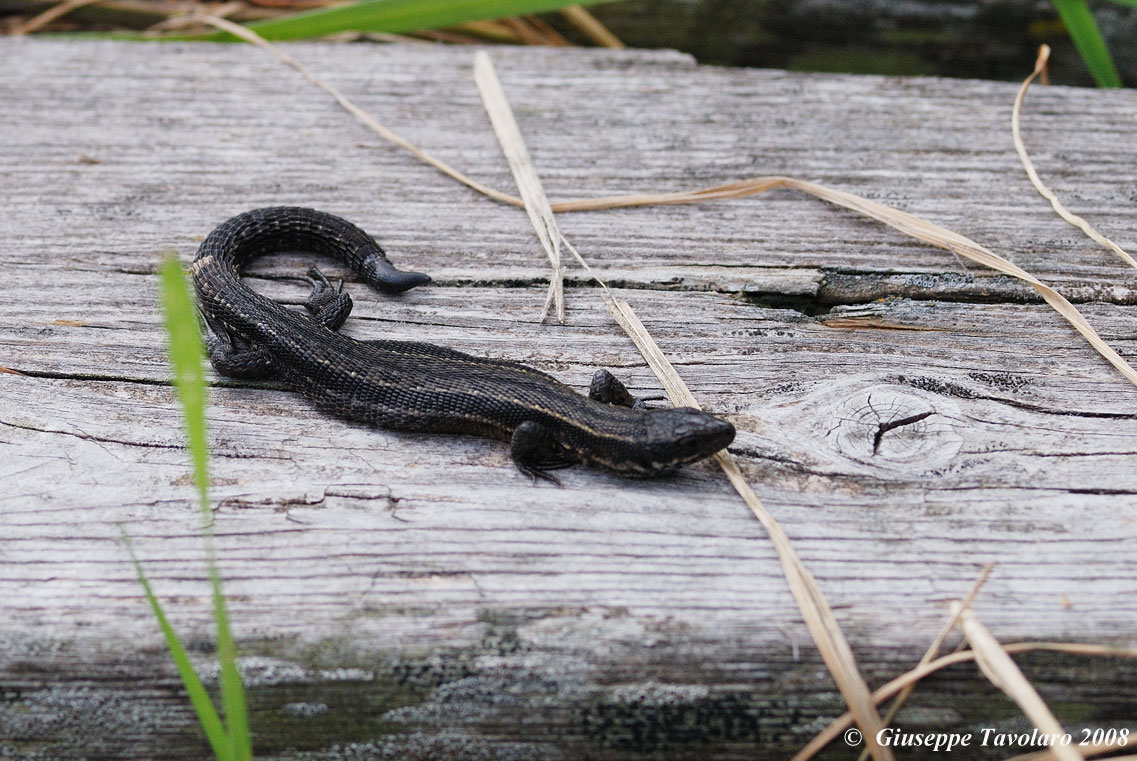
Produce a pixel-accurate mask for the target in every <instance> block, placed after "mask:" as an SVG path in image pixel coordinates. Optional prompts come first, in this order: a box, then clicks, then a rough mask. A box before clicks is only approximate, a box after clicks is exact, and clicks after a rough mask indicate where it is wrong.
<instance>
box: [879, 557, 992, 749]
mask: <svg viewBox="0 0 1137 761" xmlns="http://www.w3.org/2000/svg"><path fill="white" fill-rule="evenodd" d="M994 567H995V561H993V560H992V561H991V562H990V563H988V564H987V565H985V566H983V570H982V571H980V572H979V578H977V579H976V580H975V583H974V584H972V585H971V591H969V592H968V593H967V596H966V597H964V598H963V607H964V608H968V607H970V606H971V603H972V601H973V600H974V599H975V595H977V594H979V590H980V589H981V588H982V587H983V585H984V584H985V583H986V582H987V577H988V576H990V575H991V569H993V568H994ZM958 620H959V615H958V614H953V615H951V616H949V617H948V620H947V621H946V622H945V623H944V625H943V626H942V627H941V628H940V632H939V634H937V635H936V636H935V638H934V639H933V640H932V644H930V645H928V649H927V650H926V651H925V652H924V656H923V657H922V658H920V662H919V663H918V664H916V666H917V668H919V667H920V666H924V665H926V664H928V663H931V662H932V659H933V658H935V657H936V653H938V652H939V651H940V648H941V647H943V644H944V640H946V639H947V637H948V635H949V634H951V630H952V629H954V628H955V624H956V622H957V621H958ZM914 689H916V684H915V683H912V684H910V685H908V686H907V687H905V688H904V689H903V690H901V691H900V694H899V695H897V696H896V700H894V701H892V705H890V706H889V707H888V712H887V713H885V715H884V726H886V727H887V726H888V725H890V724H891V723H892V720H893V719H895V718H896V714H898V713H899V712H900V708H901V707H902V706H903V705H904V702H905V701H906V700H908V696H909V695H911V694H912V690H914ZM866 758H868V748H865V749H864V750H862V751H861V755H860V756H858V757H857V761H865V759H866Z"/></svg>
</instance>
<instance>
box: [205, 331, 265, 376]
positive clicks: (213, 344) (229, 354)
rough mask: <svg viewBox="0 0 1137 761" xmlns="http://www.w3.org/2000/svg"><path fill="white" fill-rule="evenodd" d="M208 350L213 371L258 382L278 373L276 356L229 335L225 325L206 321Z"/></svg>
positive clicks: (206, 346)
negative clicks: (274, 357)
mask: <svg viewBox="0 0 1137 761" xmlns="http://www.w3.org/2000/svg"><path fill="white" fill-rule="evenodd" d="M204 323H205V325H204V328H205V330H204V333H205V350H206V352H207V353H208V354H209V361H210V363H211V364H212V365H213V369H214V370H216V371H217V372H219V373H221V374H222V375H225V376H228V377H230V378H244V379H246V380H257V379H264V378H271V377H273V376H274V375H275V374H276V368H275V367H274V366H273V363H272V355H270V354H269V353H268V352H267V351H265V350H264V348H263V347H260V346H253V345H251V344H246V343H245V342H243V341H242V340H241V339H239V338H235V337H233V336H231V335H230V334H229V331H228V330H226V329H225V327H224V326H222V325H220V324H218V323H215V322H214V321H212V320H210V319H209V318H208V317H207V318H205V319H204Z"/></svg>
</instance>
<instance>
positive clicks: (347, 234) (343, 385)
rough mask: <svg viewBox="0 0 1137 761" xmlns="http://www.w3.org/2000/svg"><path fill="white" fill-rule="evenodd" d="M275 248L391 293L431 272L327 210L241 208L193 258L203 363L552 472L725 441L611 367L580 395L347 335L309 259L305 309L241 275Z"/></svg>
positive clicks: (686, 459)
mask: <svg viewBox="0 0 1137 761" xmlns="http://www.w3.org/2000/svg"><path fill="white" fill-rule="evenodd" d="M278 251H309V252H312V253H316V254H322V255H324V256H331V257H334V258H336V259H339V260H341V261H343V262H345V263H346V264H347V265H348V266H349V267H351V269H353V270H354V271H355V272H356V273H358V274H359V276H360V277H361V278H362V279H363V280H365V281H366V282H368V283H369V284H371V285H373V286H375V287H376V288H378V289H379V290H381V291H384V292H387V293H399V292H401V291H405V290H407V289H409V288H413V287H415V286H417V285H423V284H425V283H428V282H430V277H429V276H427V275H424V274H422V273H418V272H403V271H400V270H397V269H395V267H394V266H393V265H392V264H391V263H390V262H389V261H388V260H387V257H386V255H385V254H384V252H383V249H382V248H380V247H379V245H378V244H377V243H376V242H375V241H374V240H373V239H372V238H371V236H369V235H368V234H367V233H365V232H363V230H360V229H359V228H358V227H356V226H355V225H353V224H351V223H350V222H347V221H346V220H343V219H340V218H339V217H336V216H333V215H331V214H326V213H324V212H320V211H314V210H312V209H302V208H292V207H275V208H268V209H257V210H256V211H250V212H246V213H245V214H241V215H239V216H236V217H234V218H233V219H230V220H229V221H228V222H225V223H224V224H222V225H221V226H220V227H218V228H217V229H216V230H214V231H213V232H212V233H210V234H209V237H207V238H206V239H205V241H204V242H203V243H202V244H201V248H200V249H198V252H197V256H196V258H195V259H194V262H193V280H194V286H195V287H196V289H197V296H198V300H199V304H200V308H201V312H202V316H203V317H204V319H205V322H206V325H207V327H208V330H207V333H209V334H211V335H208V336H207V345H208V348H209V356H210V360H211V361H212V362H213V366H214V367H215V368H216V369H217V371H218V372H219V373H221V374H222V375H229V376H234V377H239V378H274V379H277V380H280V381H282V382H284V383H285V384H286V385H288V386H289V387H291V388H292V389H295V390H296V391H298V392H300V393H301V394H303V395H304V396H305V397H307V398H308V399H310V400H311V401H312V402H314V403H315V404H316V406H318V407H319V408H320V409H323V410H326V411H328V412H330V413H333V414H336V415H339V416H342V417H345V418H349V419H352V420H362V421H366V422H369V423H372V424H374V425H377V426H380V427H383V428H394V429H400V430H409V431H437V432H446V433H465V434H474V435H477V436H488V437H493V438H500V439H507V440H509V441H510V442H511V454H512V456H513V461H514V462H515V463H516V465H517V467H518V468H519V469H520V470H521V471H522V472H523V473H526V474H528V475H530V476H532V477H534V478H536V477H537V476H541V477H543V478H548V479H549V480H553V481H555V480H556V479H554V478H552V476H550V475H549V474H548V473H547V471H548V470H549V469H552V468H557V467H563V466H565V465H570V464H572V463H576V462H584V463H589V464H592V465H598V466H600V467H602V468H605V469H607V470H610V471H613V472H616V473H619V474H622V475H628V476H654V475H659V474H662V473H667V472H670V471H673V470H675V469H676V468H678V467H679V466H681V465H684V464H686V463H690V462H694V461H696V460H700V459H703V458H705V457H708V456H710V455H711V454H713V453H715V452H717V451H718V450H720V449H722V448H723V447H725V446H727V445H728V444H730V442H731V441H733V440H734V426H732V425H731V424H730V423H729V422H727V421H725V420H722V419H719V418H717V417H714V416H712V415H708V414H706V413H704V412H700V411H699V410H695V409H691V408H688V407H684V408H679V409H650V410H649V409H646V408H644V407H643V405H642V403H639V402H637V401H636V400H635V399H634V398H633V397H632V396H631V395H630V394H629V393H628V392H627V390H626V389H625V388H624V386H623V385H622V384H621V383H620V382H619V381H618V380H616V379H615V378H614V377H613V376H612V375H611V374H610V373H608V371H606V370H598V371H597V373H596V376H595V377H594V378H593V382H592V389H591V392H590V395H589V397H584V396H581V395H580V394H578V393H576V392H575V391H573V390H572V389H571V388H569V387H568V386H566V385H564V384H563V383H561V382H560V381H558V380H556V379H555V378H553V377H552V376H549V375H547V374H545V373H542V372H540V371H537V370H534V369H532V368H530V367H526V366H525V365H521V364H518V363H516V362H509V361H505V360H497V359H483V358H480V357H473V356H470V355H468V354H463V353H461V352H458V351H453V350H451V349H446V348H443V347H440V346H434V345H433V344H427V343H418V342H410V341H385V340H380V341H357V340H355V339H352V338H348V337H347V336H343V335H341V334H339V333H338V332H336V331H337V329H338V328H339V327H340V325H342V324H343V322H344V320H345V319H347V316H348V314H349V313H350V312H351V299H350V298H349V297H348V295H347V294H345V293H342V292H341V291H340V290H339V289H336V288H333V287H332V286H331V285H330V284H329V283H328V281H327V280H326V279H325V278H324V277H323V275H321V274H320V273H319V271H318V270H315V269H313V270H311V271H310V272H309V274H310V277H309V280H310V281H311V282H312V284H313V291H312V295H311V296H310V297H309V298H308V301H307V303H306V304H305V306H306V307H307V309H308V311H309V313H310V315H305V314H303V313H301V312H297V311H293V310H290V309H286V308H284V307H283V306H281V305H279V304H277V303H276V302H274V301H271V300H270V299H267V298H265V297H264V296H261V295H260V294H257V293H255V292H253V291H252V290H251V289H249V288H248V287H247V286H245V285H244V284H243V283H242V282H241V279H240V274H239V273H240V269H241V267H242V265H244V264H245V263H246V262H248V261H249V260H251V259H253V258H255V257H257V256H262V255H265V254H270V253H274V252H278ZM341 285H342V284H341Z"/></svg>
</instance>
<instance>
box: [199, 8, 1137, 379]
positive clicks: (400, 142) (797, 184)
mask: <svg viewBox="0 0 1137 761" xmlns="http://www.w3.org/2000/svg"><path fill="white" fill-rule="evenodd" d="M189 18H191V19H193V20H199V21H203V22H205V23H208V24H210V25H212V26H214V27H216V28H218V29H223V30H225V31H227V32H229V33H230V34H232V35H234V36H236V37H239V38H240V39H243V40H246V41H247V42H250V43H252V44H254V45H256V46H258V47H260V48H262V49H264V50H267V51H268V52H270V53H272V54H273V55H274V56H276V57H277V58H279V59H280V60H281V61H283V62H285V63H287V64H288V65H289V66H291V67H293V68H294V69H296V70H297V71H299V72H300V74H301V75H303V76H304V78H305V79H307V80H308V81H309V82H311V83H312V84H314V85H316V86H317V87H319V88H320V89H322V90H324V91H325V92H327V93H329V94H330V95H331V96H332V97H333V98H335V99H336V101H337V102H338V103H339V104H340V105H341V106H343V108H344V109H346V110H347V111H348V112H349V113H350V114H352V115H353V116H355V117H356V118H357V119H359V120H360V121H362V122H363V123H364V124H366V125H367V126H368V127H370V128H371V129H372V130H373V131H374V132H375V133H376V134H378V135H379V136H380V137H382V138H384V139H385V140H387V141H389V142H391V143H394V144H395V145H397V146H399V147H400V148H403V149H404V150H406V151H408V152H410V153H411V154H413V155H414V156H416V157H417V158H418V159H419V160H421V161H423V162H425V163H427V164H429V165H431V166H433V167H434V168H436V169H438V170H439V171H440V172H442V173H443V174H445V175H447V176H448V177H451V178H453V179H454V180H457V181H458V182H461V183H462V184H464V185H466V186H468V187H470V188H472V189H474V190H476V191H478V192H479V193H481V194H483V195H485V196H487V197H489V198H492V199H494V200H495V201H499V202H501V203H507V204H511V205H513V206H522V207H523V206H525V203H524V201H522V200H521V199H520V198H518V197H516V196H513V195H510V194H509V193H503V192H502V191H500V190H496V189H494V188H491V187H489V186H487V185H483V184H482V183H480V182H478V181H477V180H474V179H472V178H470V177H467V176H466V175H465V174H463V173H462V172H459V171H458V170H457V169H455V168H453V167H452V166H450V165H449V164H447V163H446V162H444V161H442V160H441V159H439V158H436V157H435V156H432V155H431V154H429V153H427V152H426V151H424V150H422V149H421V148H419V147H418V146H416V145H414V144H413V143H411V142H410V141H409V140H407V139H405V138H403V137H401V136H400V135H398V134H396V133H394V132H392V131H391V130H389V129H387V128H386V127H384V126H383V125H382V124H380V123H379V122H378V121H377V120H376V119H374V118H373V117H372V116H371V115H370V114H368V113H367V112H366V111H364V110H363V109H361V108H359V107H358V106H356V105H355V104H354V103H352V102H351V101H350V100H348V98H347V97H346V96H345V95H343V94H342V93H340V92H339V91H338V90H336V89H335V88H334V87H332V86H331V85H329V84H327V83H325V82H323V81H322V80H320V79H319V78H318V77H316V76H315V75H314V74H312V73H311V72H310V71H308V70H307V69H306V68H304V66H302V65H301V64H300V63H299V62H298V61H296V60H295V59H294V58H292V56H290V55H288V54H287V53H284V52H283V51H281V50H278V49H277V48H276V47H275V46H273V45H271V44H269V43H268V42H267V41H265V40H264V39H263V38H261V37H260V36H259V35H257V34H256V33H255V32H252V31H250V30H248V29H246V28H245V27H243V26H240V25H239V24H234V23H232V22H230V21H226V20H225V19H221V18H217V17H215V16H195V17H189ZM774 188H791V189H793V190H798V191H801V192H803V193H809V194H810V195H814V196H817V197H818V198H821V199H824V200H826V201H829V202H830V203H833V204H836V205H838V206H843V207H845V208H847V209H852V210H853V211H857V212H859V213H861V214H864V215H866V216H869V217H872V218H873V219H876V220H878V221H880V222H883V223H884V224H886V225H889V226H890V227H893V228H895V229H897V230H900V231H901V232H903V233H905V234H906V235H910V236H912V237H913V238H916V239H917V240H921V241H924V242H925V243H930V244H931V245H933V246H938V247H940V248H945V249H947V250H949V251H952V252H953V253H955V254H956V255H959V256H963V257H966V258H968V259H971V260H972V261H974V262H978V263H979V264H982V265H984V266H986V267H990V268H991V269H994V270H997V271H998V272H1002V273H1004V274H1006V275H1010V276H1011V277H1015V278H1018V279H1019V280H1023V281H1025V282H1027V283H1029V284H1030V285H1031V286H1032V287H1033V288H1034V289H1035V290H1036V291H1038V292H1039V294H1040V295H1041V296H1042V298H1043V300H1045V301H1046V303H1048V304H1049V305H1050V306H1051V307H1053V308H1054V310H1055V311H1056V312H1058V313H1059V314H1060V315H1062V317H1064V318H1065V319H1066V320H1067V321H1068V322H1069V323H1070V324H1071V325H1073V326H1074V329H1075V330H1077V331H1078V332H1079V333H1081V334H1082V336H1083V337H1084V338H1085V339H1086V340H1087V341H1088V342H1089V343H1090V345H1091V346H1093V347H1094V349H1095V350H1096V351H1097V352H1098V353H1099V354H1101V355H1102V356H1103V357H1105V359H1106V360H1107V361H1108V362H1109V363H1110V364H1111V365H1113V366H1114V367H1115V368H1117V369H1118V371H1120V372H1121V374H1122V375H1124V376H1125V378H1126V380H1128V381H1129V382H1130V383H1132V384H1134V385H1137V370H1134V369H1133V368H1132V367H1131V366H1130V365H1129V363H1128V362H1126V361H1125V360H1124V359H1123V358H1122V357H1121V355H1119V354H1118V353H1117V352H1116V351H1114V350H1113V348H1112V347H1110V345H1109V344H1108V343H1106V342H1105V341H1104V340H1102V338H1101V337H1100V336H1099V335H1098V334H1097V332H1096V331H1095V330H1094V329H1093V328H1092V327H1091V326H1090V324H1089V323H1088V322H1087V321H1086V319H1085V318H1084V317H1083V316H1082V314H1081V313H1080V312H1079V311H1078V310H1077V309H1076V308H1075V307H1074V305H1073V304H1071V303H1070V302H1069V301H1067V300H1066V299H1065V298H1063V297H1062V295H1061V294H1059V293H1058V292H1057V291H1055V290H1054V289H1053V288H1051V287H1050V286H1048V285H1046V284H1045V283H1043V282H1041V281H1040V280H1038V279H1037V278H1036V277H1034V276H1033V275H1031V274H1030V273H1028V272H1026V271H1025V270H1023V269H1021V268H1020V267H1018V266H1016V265H1014V264H1012V263H1011V262H1009V261H1007V260H1006V259H1004V258H1003V257H1001V256H998V255H996V254H994V253H993V252H991V251H988V250H987V249H986V248H984V247H983V246H980V245H979V244H978V243H976V242H974V241H972V240H970V239H968V238H965V237H964V236H962V235H959V234H958V233H954V232H952V231H950V230H948V229H946V228H943V227H940V226H939V225H935V224H932V223H931V222H928V221H926V220H923V219H920V218H919V217H914V216H912V215H911V214H907V213H905V212H902V211H899V210H897V209H892V208H889V207H887V206H883V205H881V204H878V203H875V202H873V201H869V200H868V199H866V198H861V197H860V196H856V195H853V194H852V193H845V192H843V191H840V190H833V189H832V188H826V187H823V186H821V185H815V184H813V183H811V182H806V181H804V180H797V179H794V178H792V177H780V176H769V177H753V178H750V179H747V180H742V181H740V182H733V183H728V184H726V185H717V186H715V187H711V188H702V189H700V190H693V191H685V192H681V193H656V194H635V195H625V196H609V197H605V198H587V199H577V200H571V201H561V202H559V203H552V204H550V206H551V208H552V210H553V211H554V212H564V211H585V210H596V209H615V208H621V207H628V206H648V205H657V204H682V203H699V202H702V201H709V200H714V199H718V198H744V197H746V196H752V195H757V194H758V193H764V192H765V191H767V190H772V189H774ZM554 279H555V274H554Z"/></svg>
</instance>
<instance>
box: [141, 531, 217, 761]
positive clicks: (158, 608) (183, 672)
mask: <svg viewBox="0 0 1137 761" xmlns="http://www.w3.org/2000/svg"><path fill="white" fill-rule="evenodd" d="M122 540H123V542H124V543H125V544H126V550H127V552H129V553H130V562H131V563H133V564H134V572H135V573H136V574H138V582H139V583H140V584H141V585H142V589H143V591H144V592H145V593H146V599H147V600H149V601H150V608H151V610H153V611H154V618H156V619H158V626H159V628H161V630H162V636H164V637H165V638H166V649H167V650H169V651H170V657H172V658H173V659H174V665H175V666H176V667H177V669H178V676H180V677H181V678H182V684H183V685H184V686H185V688H186V693H187V694H188V695H189V699H190V703H191V704H192V705H193V710H194V711H196V712H197V720H198V722H199V723H200V724H201V728H202V729H203V730H204V731H205V736H206V737H207V738H208V739H209V745H210V747H212V748H213V755H214V756H216V757H217V760H218V761H235V759H234V757H233V755H232V752H231V749H230V742H229V735H228V734H227V733H226V732H225V727H224V726H223V725H222V723H221V718H220V717H219V716H218V715H217V709H215V708H214V707H213V703H212V701H210V699H209V693H208V692H206V691H205V685H204V684H202V683H201V679H200V678H199V677H198V675H197V672H196V671H194V670H193V664H192V663H190V660H189V656H188V655H187V654H186V649H185V648H184V647H183V646H182V642H181V640H180V639H178V635H177V633H176V632H175V631H174V627H172V626H170V620H169V619H168V618H166V612H165V611H164V610H162V604H161V603H160V602H158V598H157V597H155V596H154V590H153V589H151V588H150V581H149V580H148V579H147V578H146V574H145V572H143V570H142V564H141V563H139V562H138V557H137V556H136V555H135V554H134V547H133V545H131V543H130V537H129V536H127V534H126V531H125V530H123V534H122Z"/></svg>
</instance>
